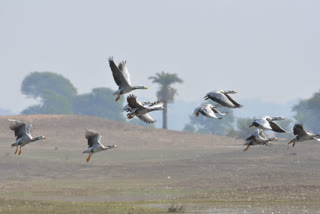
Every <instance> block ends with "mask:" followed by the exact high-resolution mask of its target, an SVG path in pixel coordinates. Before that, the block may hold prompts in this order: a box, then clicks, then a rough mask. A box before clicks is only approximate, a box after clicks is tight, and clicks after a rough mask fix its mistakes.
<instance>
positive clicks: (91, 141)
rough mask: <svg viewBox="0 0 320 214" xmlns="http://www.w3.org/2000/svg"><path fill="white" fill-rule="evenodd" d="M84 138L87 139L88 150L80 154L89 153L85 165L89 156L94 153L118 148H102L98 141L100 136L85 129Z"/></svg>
mask: <svg viewBox="0 0 320 214" xmlns="http://www.w3.org/2000/svg"><path fill="white" fill-rule="evenodd" d="M85 137H86V138H87V139H88V149H87V150H85V151H83V152H82V153H89V156H88V158H87V163H89V161H90V158H91V155H93V154H94V153H96V152H101V151H104V150H108V149H114V148H119V147H118V146H117V145H110V146H104V145H102V144H101V142H100V140H101V138H102V136H101V135H100V134H99V133H98V132H95V131H93V130H89V129H86V132H85Z"/></svg>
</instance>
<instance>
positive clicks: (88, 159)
mask: <svg viewBox="0 0 320 214" xmlns="http://www.w3.org/2000/svg"><path fill="white" fill-rule="evenodd" d="M90 158H91V154H89V156H88V158H87V163H89V161H90Z"/></svg>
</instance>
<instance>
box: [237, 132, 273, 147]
mask: <svg viewBox="0 0 320 214" xmlns="http://www.w3.org/2000/svg"><path fill="white" fill-rule="evenodd" d="M274 140H278V138H276V137H272V138H268V137H267V136H266V135H265V134H264V132H263V131H262V130H260V129H257V130H256V131H255V132H254V133H253V134H252V135H251V136H250V137H248V138H247V139H246V142H245V144H244V145H246V146H247V147H246V148H245V149H244V150H243V151H244V152H245V151H247V150H248V149H249V147H250V146H253V145H266V146H268V145H270V144H269V142H270V141H274Z"/></svg>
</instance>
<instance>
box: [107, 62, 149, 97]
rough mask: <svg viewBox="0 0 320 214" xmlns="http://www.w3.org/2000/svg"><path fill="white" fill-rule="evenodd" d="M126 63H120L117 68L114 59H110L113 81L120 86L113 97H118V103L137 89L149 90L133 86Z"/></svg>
mask: <svg viewBox="0 0 320 214" xmlns="http://www.w3.org/2000/svg"><path fill="white" fill-rule="evenodd" d="M126 64H127V63H126V61H123V62H120V63H119V65H118V66H117V65H116V64H115V63H114V61H113V57H109V66H110V68H111V71H112V75H113V79H114V81H115V82H116V84H117V85H118V86H119V88H118V90H116V91H115V92H114V93H113V95H118V96H117V98H116V100H115V101H116V102H117V101H118V100H119V99H120V96H121V95H123V94H126V93H129V92H131V91H133V90H136V89H148V88H147V87H145V86H132V85H131V81H130V74H129V72H128V69H127V65H126Z"/></svg>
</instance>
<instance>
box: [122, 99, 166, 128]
mask: <svg viewBox="0 0 320 214" xmlns="http://www.w3.org/2000/svg"><path fill="white" fill-rule="evenodd" d="M127 102H128V106H129V107H130V113H128V114H127V118H128V119H132V118H133V117H134V116H137V117H138V118H139V119H140V120H142V121H143V122H145V123H154V122H156V121H155V120H154V119H153V118H152V117H151V116H150V115H149V114H148V113H149V112H151V111H156V110H164V109H165V108H164V107H163V102H162V101H157V102H154V103H151V104H150V105H149V106H146V105H143V104H142V103H140V102H138V101H137V97H136V96H135V95H133V94H130V95H129V96H128V97H127Z"/></svg>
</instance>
